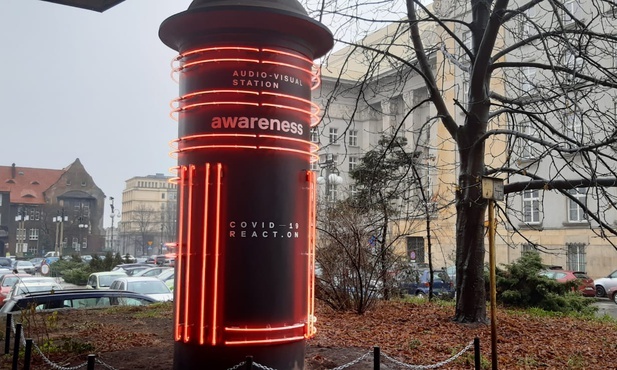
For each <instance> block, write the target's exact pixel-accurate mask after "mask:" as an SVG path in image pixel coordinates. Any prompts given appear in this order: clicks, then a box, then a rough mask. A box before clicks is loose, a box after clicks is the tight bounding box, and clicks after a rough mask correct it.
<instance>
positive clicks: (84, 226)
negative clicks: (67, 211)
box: [76, 217, 88, 256]
mask: <svg viewBox="0 0 617 370" xmlns="http://www.w3.org/2000/svg"><path fill="white" fill-rule="evenodd" d="M78 226H79V243H77V247H76V249H77V253H78V254H79V255H80V256H81V250H82V249H84V248H87V247H88V243H87V242H86V243H84V238H83V236H82V235H83V230H86V240H88V222H87V221H84V218H83V217H79V225H78ZM84 244H86V246H85V247H84Z"/></svg>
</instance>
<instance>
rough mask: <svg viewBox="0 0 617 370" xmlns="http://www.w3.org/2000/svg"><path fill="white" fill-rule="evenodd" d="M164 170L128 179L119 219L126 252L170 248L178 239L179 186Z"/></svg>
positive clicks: (121, 247)
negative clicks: (170, 244) (164, 173)
mask: <svg viewBox="0 0 617 370" xmlns="http://www.w3.org/2000/svg"><path fill="white" fill-rule="evenodd" d="M170 180H171V177H170V176H165V175H163V174H162V173H157V174H155V175H147V176H136V177H132V178H130V179H128V180H126V186H125V189H124V190H123V191H122V214H121V221H120V222H119V223H118V230H117V232H118V235H119V238H120V240H119V242H118V243H114V244H115V245H117V246H118V250H119V251H121V252H122V253H123V254H126V253H129V254H133V255H134V256H145V255H152V254H160V253H165V252H168V251H170V249H169V248H168V246H166V244H167V245H169V243H175V241H176V217H177V186H176V184H175V183H172V182H170Z"/></svg>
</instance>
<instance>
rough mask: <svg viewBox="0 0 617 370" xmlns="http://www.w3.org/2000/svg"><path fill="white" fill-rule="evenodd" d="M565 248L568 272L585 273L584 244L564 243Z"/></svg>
mask: <svg viewBox="0 0 617 370" xmlns="http://www.w3.org/2000/svg"><path fill="white" fill-rule="evenodd" d="M566 248H567V251H566V255H567V259H568V270H570V271H585V269H586V265H587V262H586V261H585V244H583V243H566Z"/></svg>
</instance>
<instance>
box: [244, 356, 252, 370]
mask: <svg viewBox="0 0 617 370" xmlns="http://www.w3.org/2000/svg"><path fill="white" fill-rule="evenodd" d="M244 363H245V365H246V370H251V369H252V368H253V356H246V360H245V361H244Z"/></svg>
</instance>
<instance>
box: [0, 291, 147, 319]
mask: <svg viewBox="0 0 617 370" xmlns="http://www.w3.org/2000/svg"><path fill="white" fill-rule="evenodd" d="M155 302H157V301H156V300H155V299H153V298H150V297H148V296H146V295H143V294H139V293H134V292H127V291H122V290H110V289H106V290H92V289H67V290H59V291H54V292H53V293H49V292H36V293H29V294H24V295H21V296H15V297H13V298H11V299H9V300H7V301H6V303H5V305H4V306H3V307H2V309H0V313H8V312H15V311H20V310H23V309H26V308H30V307H32V306H34V308H35V310H36V311H42V310H53V309H58V308H69V309H71V308H73V309H75V308H98V307H109V306H145V305H149V304H151V303H155Z"/></svg>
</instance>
